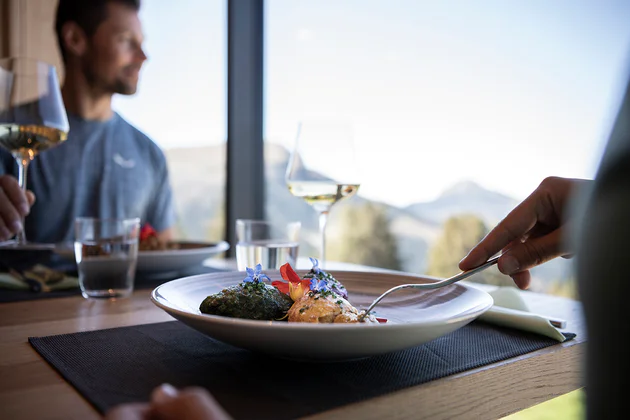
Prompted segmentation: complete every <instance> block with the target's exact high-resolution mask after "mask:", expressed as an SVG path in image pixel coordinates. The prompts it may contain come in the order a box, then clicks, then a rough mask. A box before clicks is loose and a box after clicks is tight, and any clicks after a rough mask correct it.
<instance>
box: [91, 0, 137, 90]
mask: <svg viewBox="0 0 630 420" xmlns="http://www.w3.org/2000/svg"><path fill="white" fill-rule="evenodd" d="M143 39H144V37H143V35H142V25H141V24H140V19H139V18H138V12H137V11H135V10H133V9H132V8H130V7H127V6H125V5H123V4H120V3H116V2H110V3H108V4H107V17H106V19H105V20H104V21H103V22H101V24H100V25H99V26H98V28H97V29H96V32H95V33H94V35H93V36H92V38H91V39H90V40H89V41H88V46H89V47H88V50H87V51H86V54H85V55H84V57H83V71H84V73H85V76H86V78H87V80H88V83H90V85H92V86H93V87H95V88H97V89H100V90H103V91H106V92H108V93H121V94H123V95H131V94H134V93H135V92H136V89H137V87H138V76H139V74H140V68H141V67H142V63H144V60H146V59H147V57H146V55H144V51H142V41H143Z"/></svg>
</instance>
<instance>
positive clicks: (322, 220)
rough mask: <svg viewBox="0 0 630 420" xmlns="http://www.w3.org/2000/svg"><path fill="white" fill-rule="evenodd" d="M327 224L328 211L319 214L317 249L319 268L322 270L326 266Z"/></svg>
mask: <svg viewBox="0 0 630 420" xmlns="http://www.w3.org/2000/svg"><path fill="white" fill-rule="evenodd" d="M327 222H328V211H323V212H321V213H319V233H320V235H321V237H322V238H321V242H320V249H319V266H320V267H321V268H324V265H325V264H326V223H327Z"/></svg>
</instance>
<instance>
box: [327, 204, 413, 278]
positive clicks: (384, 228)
mask: <svg viewBox="0 0 630 420" xmlns="http://www.w3.org/2000/svg"><path fill="white" fill-rule="evenodd" d="M335 219H337V223H336V225H337V226H339V234H338V236H337V238H336V241H334V243H333V244H332V246H331V247H330V250H329V255H330V259H333V260H338V261H344V262H350V263H355V264H364V265H370V266H373V267H381V268H389V269H392V270H400V269H401V264H400V260H399V259H398V246H397V242H396V238H395V237H394V235H393V234H392V233H391V231H390V223H389V219H388V217H387V213H386V211H385V208H384V207H383V206H382V205H378V204H374V203H371V202H365V203H364V204H362V205H359V206H355V205H346V206H341V207H340V208H339V214H338V215H337V216H336V217H335Z"/></svg>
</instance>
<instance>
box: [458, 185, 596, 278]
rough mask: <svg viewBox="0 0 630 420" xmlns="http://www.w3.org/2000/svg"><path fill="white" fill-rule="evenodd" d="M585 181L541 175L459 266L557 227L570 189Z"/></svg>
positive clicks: (467, 266) (466, 267) (474, 264)
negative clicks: (532, 189)
mask: <svg viewBox="0 0 630 420" xmlns="http://www.w3.org/2000/svg"><path fill="white" fill-rule="evenodd" d="M587 182H589V181H586V180H578V179H565V178H558V177H549V178H545V179H544V180H543V181H542V182H541V183H540V185H539V186H538V188H536V190H534V192H532V193H531V194H530V196H529V197H527V198H526V199H525V200H524V201H523V202H522V203H521V204H519V205H518V206H516V207H515V208H514V210H512V211H511V212H510V213H509V214H508V215H507V216H506V217H505V218H504V219H503V220H502V221H501V223H499V224H498V225H497V226H496V227H495V228H494V229H492V230H491V231H490V233H488V235H486V237H485V238H483V239H482V240H481V241H480V242H479V244H477V245H476V246H475V247H474V248H473V249H472V250H471V251H470V252H469V253H468V255H467V256H466V257H464V259H462V261H460V263H459V268H460V269H462V270H470V269H471V268H475V267H477V266H479V265H481V264H483V263H484V262H485V261H487V260H488V258H490V257H492V256H493V255H495V254H496V253H497V252H499V251H500V250H502V249H505V248H506V247H508V246H509V245H511V244H513V243H518V241H525V240H526V239H531V237H535V236H541V235H544V234H545V233H546V232H549V231H553V230H555V229H556V228H558V227H559V226H560V225H561V224H562V222H563V220H562V218H563V212H564V207H565V204H566V202H567V199H568V197H569V196H570V194H571V191H572V190H573V189H574V188H576V187H578V186H579V185H581V184H585V183H587ZM532 229H533V230H532Z"/></svg>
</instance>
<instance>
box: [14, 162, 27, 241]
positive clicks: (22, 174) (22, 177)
mask: <svg viewBox="0 0 630 420" xmlns="http://www.w3.org/2000/svg"><path fill="white" fill-rule="evenodd" d="M15 160H16V161H17V165H18V183H19V184H20V187H21V188H22V191H24V193H26V173H27V171H28V164H29V163H30V159H28V158H25V157H22V156H17V157H16V158H15ZM21 223H22V230H21V231H20V232H19V233H18V234H17V236H16V240H17V243H18V244H21V245H24V244H26V233H25V231H24V217H22V220H21Z"/></svg>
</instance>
